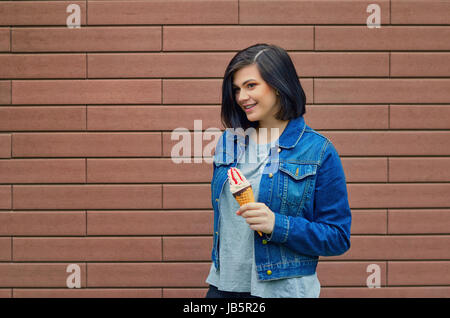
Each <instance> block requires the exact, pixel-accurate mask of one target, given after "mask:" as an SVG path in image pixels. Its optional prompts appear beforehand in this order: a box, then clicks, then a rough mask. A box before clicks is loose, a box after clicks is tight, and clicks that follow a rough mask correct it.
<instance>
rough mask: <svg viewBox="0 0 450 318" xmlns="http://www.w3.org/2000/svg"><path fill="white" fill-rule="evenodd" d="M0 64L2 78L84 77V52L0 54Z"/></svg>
mask: <svg viewBox="0 0 450 318" xmlns="http://www.w3.org/2000/svg"><path fill="white" fill-rule="evenodd" d="M0 5H1V3H0ZM0 64H1V65H2V68H1V70H0V77H2V78H30V79H32V78H85V77H86V55H85V54H2V55H0Z"/></svg>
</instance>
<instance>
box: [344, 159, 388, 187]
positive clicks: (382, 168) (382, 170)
mask: <svg viewBox="0 0 450 318" xmlns="http://www.w3.org/2000/svg"><path fill="white" fill-rule="evenodd" d="M341 162H342V165H343V167H344V173H345V179H346V181H347V182H386V181H387V160H386V158H342V160H341Z"/></svg>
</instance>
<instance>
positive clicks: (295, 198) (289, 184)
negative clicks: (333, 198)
mask: <svg viewBox="0 0 450 318" xmlns="http://www.w3.org/2000/svg"><path fill="white" fill-rule="evenodd" d="M279 170H280V171H279V174H278V175H279V177H278V197H279V198H280V200H281V211H280V212H281V213H283V214H288V215H293V216H296V215H298V214H299V212H300V211H301V209H302V208H303V206H304V204H305V202H306V201H307V200H308V199H310V198H311V194H312V191H313V188H314V183H315V182H314V181H315V175H316V173H317V165H315V164H297V163H288V162H280V166H279Z"/></svg>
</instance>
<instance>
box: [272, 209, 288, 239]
mask: <svg viewBox="0 0 450 318" xmlns="http://www.w3.org/2000/svg"><path fill="white" fill-rule="evenodd" d="M274 214H275V225H274V227H273V231H272V233H271V234H270V237H269V238H268V240H269V241H270V242H275V243H285V242H286V241H287V239H288V234H289V218H288V217H287V216H286V215H284V214H279V213H274Z"/></svg>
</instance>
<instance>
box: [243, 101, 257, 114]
mask: <svg viewBox="0 0 450 318" xmlns="http://www.w3.org/2000/svg"><path fill="white" fill-rule="evenodd" d="M256 104H257V103H254V104H250V105H246V106H244V110H245V111H246V112H247V111H250V110H252V109H253V108H254V107H255V106H256Z"/></svg>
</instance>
